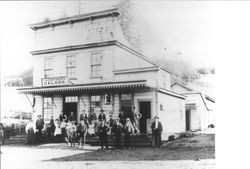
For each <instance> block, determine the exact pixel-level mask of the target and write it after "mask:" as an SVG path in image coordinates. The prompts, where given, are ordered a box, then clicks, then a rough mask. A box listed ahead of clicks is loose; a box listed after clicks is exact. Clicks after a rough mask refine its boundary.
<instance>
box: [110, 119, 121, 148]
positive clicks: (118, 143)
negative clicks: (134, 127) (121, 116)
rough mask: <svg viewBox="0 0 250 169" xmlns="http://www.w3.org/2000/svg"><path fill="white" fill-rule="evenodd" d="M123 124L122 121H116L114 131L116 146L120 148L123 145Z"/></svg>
mask: <svg viewBox="0 0 250 169" xmlns="http://www.w3.org/2000/svg"><path fill="white" fill-rule="evenodd" d="M122 127H123V126H122V124H121V123H114V125H113V128H112V132H113V133H114V136H115V147H116V148H120V146H121V133H122Z"/></svg>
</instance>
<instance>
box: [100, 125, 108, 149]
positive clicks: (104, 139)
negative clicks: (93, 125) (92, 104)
mask: <svg viewBox="0 0 250 169" xmlns="http://www.w3.org/2000/svg"><path fill="white" fill-rule="evenodd" d="M100 123H101V124H100V126H99V127H98V134H99V139H100V141H101V148H102V149H103V146H104V145H105V146H106V149H108V139H107V137H108V131H109V128H108V127H107V126H106V125H105V121H104V120H102V121H100Z"/></svg>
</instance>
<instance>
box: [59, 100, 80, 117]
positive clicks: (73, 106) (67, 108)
mask: <svg viewBox="0 0 250 169" xmlns="http://www.w3.org/2000/svg"><path fill="white" fill-rule="evenodd" d="M77 102H78V98H77V96H66V97H65V98H64V102H63V113H64V114H65V115H66V116H67V118H69V116H70V113H71V112H73V121H77Z"/></svg>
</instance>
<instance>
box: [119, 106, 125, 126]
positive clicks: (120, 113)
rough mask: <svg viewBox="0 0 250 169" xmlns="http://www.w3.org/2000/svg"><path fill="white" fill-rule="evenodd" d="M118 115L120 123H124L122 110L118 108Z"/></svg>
mask: <svg viewBox="0 0 250 169" xmlns="http://www.w3.org/2000/svg"><path fill="white" fill-rule="evenodd" d="M118 117H119V119H120V123H121V124H122V125H125V123H126V118H125V116H124V112H123V111H122V110H121V109H120V110H119V115H118Z"/></svg>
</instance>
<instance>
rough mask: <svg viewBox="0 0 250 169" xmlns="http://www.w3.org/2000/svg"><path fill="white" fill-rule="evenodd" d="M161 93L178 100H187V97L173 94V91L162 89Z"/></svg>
mask: <svg viewBox="0 0 250 169" xmlns="http://www.w3.org/2000/svg"><path fill="white" fill-rule="evenodd" d="M159 92H161V93H164V94H167V95H170V96H174V97H177V98H181V99H186V97H187V96H185V95H182V94H179V93H175V92H173V91H171V90H167V89H164V88H160V90H159Z"/></svg>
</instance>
